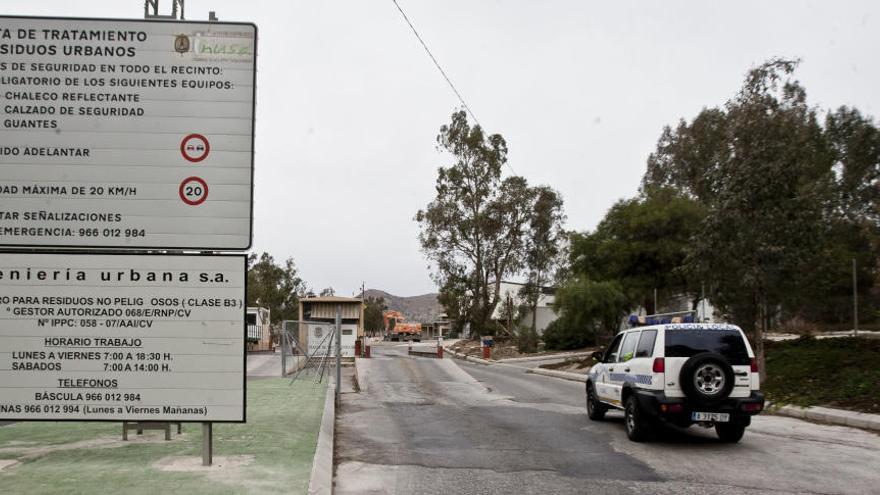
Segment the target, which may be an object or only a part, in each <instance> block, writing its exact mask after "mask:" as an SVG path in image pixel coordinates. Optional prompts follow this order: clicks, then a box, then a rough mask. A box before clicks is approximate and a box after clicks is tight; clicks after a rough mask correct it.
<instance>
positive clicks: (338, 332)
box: [336, 304, 342, 404]
mask: <svg viewBox="0 0 880 495" xmlns="http://www.w3.org/2000/svg"><path fill="white" fill-rule="evenodd" d="M341 389H342V305H341V304H337V305H336V404H339V393H340V392H339V391H340V390H341Z"/></svg>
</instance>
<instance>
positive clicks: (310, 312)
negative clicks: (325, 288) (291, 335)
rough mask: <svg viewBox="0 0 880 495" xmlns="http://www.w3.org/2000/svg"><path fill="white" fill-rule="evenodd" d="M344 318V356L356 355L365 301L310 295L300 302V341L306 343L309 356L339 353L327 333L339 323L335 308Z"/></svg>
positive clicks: (362, 323)
mask: <svg viewBox="0 0 880 495" xmlns="http://www.w3.org/2000/svg"><path fill="white" fill-rule="evenodd" d="M337 308H339V309H340V314H341V317H342V326H341V328H342V332H341V333H342V342H341V343H342V357H347V358H354V356H355V342H356V341H357V340H358V339H360V338H361V337H363V335H364V301H363V299H360V298H354V297H337V296H325V297H309V298H305V299H300V301H299V321H300V322H301V323H300V324H299V327H300V328H299V339H298V340H299V342H300V344H303V343H305V344H307V345H308V351H309V354H310V355H317V356H321V355H325V354H327V352H328V350H329V356H333V355H334V354H335V352H336V343H335V342H333V343H332V344H331V342H330V339H329V338H327V336H328V335H330V334H332V333H333V329H334V327H335V325H336V310H337Z"/></svg>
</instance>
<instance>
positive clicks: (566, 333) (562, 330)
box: [544, 318, 597, 351]
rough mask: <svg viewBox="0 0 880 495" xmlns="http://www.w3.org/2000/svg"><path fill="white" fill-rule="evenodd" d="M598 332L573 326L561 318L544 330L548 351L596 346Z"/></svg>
mask: <svg viewBox="0 0 880 495" xmlns="http://www.w3.org/2000/svg"><path fill="white" fill-rule="evenodd" d="M596 337H597V335H596V331H595V329H592V328H584V327H579V326H577V325H573V324H572V322H570V321H569V320H568V319H567V318H559V319H557V320H555V321H553V322H552V323H550V324H549V325H547V328H546V329H544V344H545V346H546V348H547V349H553V350H558V351H567V350H570V349H578V348H581V347H586V346H588V345H595V344H596Z"/></svg>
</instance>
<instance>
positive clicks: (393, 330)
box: [382, 309, 422, 342]
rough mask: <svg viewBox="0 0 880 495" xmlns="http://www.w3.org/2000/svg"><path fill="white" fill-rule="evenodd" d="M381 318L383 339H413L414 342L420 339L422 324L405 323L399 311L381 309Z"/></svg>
mask: <svg viewBox="0 0 880 495" xmlns="http://www.w3.org/2000/svg"><path fill="white" fill-rule="evenodd" d="M382 320H383V322H384V324H385V340H393V341H400V340H403V341H407V340H414V341H416V342H419V341H421V340H422V324H421V323H407V322H406V318H404V316H403V315H402V314H400V311H395V310H393V309H392V310H388V311H383V312H382Z"/></svg>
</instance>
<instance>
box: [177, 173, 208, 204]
mask: <svg viewBox="0 0 880 495" xmlns="http://www.w3.org/2000/svg"><path fill="white" fill-rule="evenodd" d="M178 193H179V194H180V199H181V200H183V202H184V203H186V204H188V205H190V206H197V205H200V204H202V203H204V202H205V200H206V199H208V183H207V182H205V180H204V179H202V178H201V177H195V176H193V177H187V178H186V179H183V182H181V183H180V189H179V190H178Z"/></svg>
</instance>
